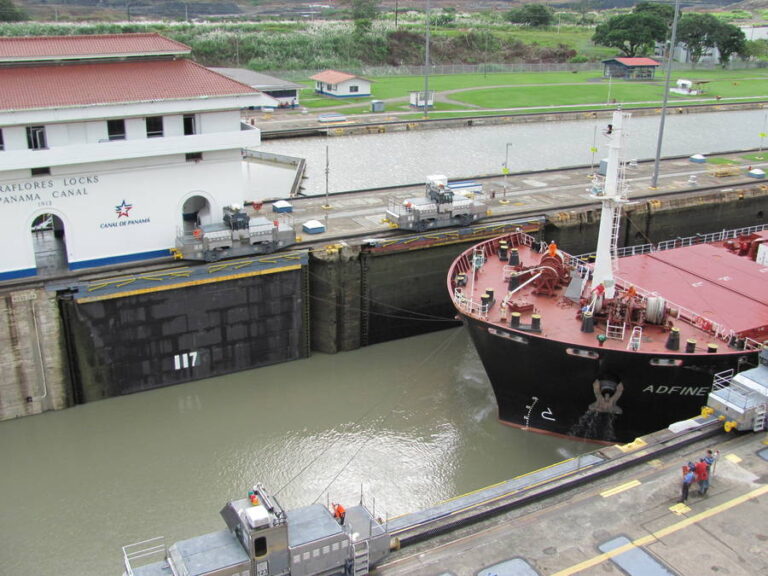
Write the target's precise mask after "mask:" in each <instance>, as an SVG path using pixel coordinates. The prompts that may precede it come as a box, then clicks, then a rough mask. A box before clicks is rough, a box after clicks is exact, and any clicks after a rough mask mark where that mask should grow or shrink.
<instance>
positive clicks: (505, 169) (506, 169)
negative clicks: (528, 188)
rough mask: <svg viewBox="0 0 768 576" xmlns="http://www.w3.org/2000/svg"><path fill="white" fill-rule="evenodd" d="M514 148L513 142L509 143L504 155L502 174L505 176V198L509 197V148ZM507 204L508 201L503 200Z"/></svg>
mask: <svg viewBox="0 0 768 576" xmlns="http://www.w3.org/2000/svg"><path fill="white" fill-rule="evenodd" d="M510 146H512V142H507V147H506V153H505V154H504V166H503V167H502V169H501V173H502V174H504V198H506V197H507V176H508V175H509V147H510ZM503 202H506V200H503Z"/></svg>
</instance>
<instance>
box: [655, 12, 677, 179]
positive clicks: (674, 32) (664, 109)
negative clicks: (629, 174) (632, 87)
mask: <svg viewBox="0 0 768 576" xmlns="http://www.w3.org/2000/svg"><path fill="white" fill-rule="evenodd" d="M679 17H680V0H675V16H674V18H672V36H671V37H670V39H669V53H668V54H667V77H666V79H665V80H664V100H663V102H662V105H661V120H660V121H659V140H658V142H657V143H656V158H655V160H654V162H653V176H651V188H656V186H657V185H658V183H659V160H660V158H661V142H662V140H663V139H664V119H665V118H666V117H667V101H668V100H669V81H670V79H671V78H672V57H673V56H674V55H675V43H676V42H677V20H678V18H679Z"/></svg>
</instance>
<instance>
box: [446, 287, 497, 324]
mask: <svg viewBox="0 0 768 576" xmlns="http://www.w3.org/2000/svg"><path fill="white" fill-rule="evenodd" d="M453 300H454V302H455V303H456V307H457V308H459V309H461V310H464V311H465V312H466V313H467V314H469V315H470V316H479V317H481V318H486V317H487V316H488V310H489V309H490V304H484V303H482V302H476V301H474V300H472V298H468V297H467V296H466V295H465V294H464V290H462V289H461V288H455V289H454V291H453Z"/></svg>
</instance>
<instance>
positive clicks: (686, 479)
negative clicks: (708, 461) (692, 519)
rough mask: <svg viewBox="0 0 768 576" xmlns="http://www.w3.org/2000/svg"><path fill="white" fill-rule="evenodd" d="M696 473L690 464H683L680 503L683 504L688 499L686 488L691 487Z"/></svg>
mask: <svg viewBox="0 0 768 576" xmlns="http://www.w3.org/2000/svg"><path fill="white" fill-rule="evenodd" d="M695 478H696V475H695V474H694V473H693V468H692V467H691V466H683V493H682V495H681V497H680V503H681V504H685V503H686V502H687V501H688V490H689V489H690V488H691V484H693V481H694V479H695Z"/></svg>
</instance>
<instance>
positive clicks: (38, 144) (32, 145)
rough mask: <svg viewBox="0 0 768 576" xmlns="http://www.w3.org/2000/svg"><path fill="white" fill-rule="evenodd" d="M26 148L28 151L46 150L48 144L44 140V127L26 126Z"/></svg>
mask: <svg viewBox="0 0 768 576" xmlns="http://www.w3.org/2000/svg"><path fill="white" fill-rule="evenodd" d="M27 148H29V149H30V150H45V149H46V148H48V142H47V141H46V139H45V126H27Z"/></svg>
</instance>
